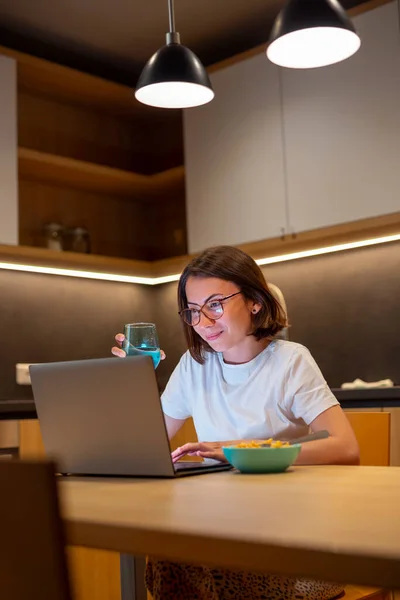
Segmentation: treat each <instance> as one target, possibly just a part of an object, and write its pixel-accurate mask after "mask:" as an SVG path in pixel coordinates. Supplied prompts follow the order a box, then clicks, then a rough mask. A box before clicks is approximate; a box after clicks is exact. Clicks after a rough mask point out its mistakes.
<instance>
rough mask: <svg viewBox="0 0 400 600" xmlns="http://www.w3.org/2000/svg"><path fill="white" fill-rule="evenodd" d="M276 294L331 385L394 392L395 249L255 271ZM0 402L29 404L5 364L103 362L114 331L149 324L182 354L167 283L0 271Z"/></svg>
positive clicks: (398, 341) (399, 267) (398, 361)
mask: <svg viewBox="0 0 400 600" xmlns="http://www.w3.org/2000/svg"><path fill="white" fill-rule="evenodd" d="M263 270H264V273H265V276H266V278H267V280H268V281H271V282H273V283H275V284H276V285H278V286H279V287H280V288H281V289H282V291H283V293H284V296H285V299H286V302H287V305H288V312H289V317H290V321H291V324H292V327H291V329H290V332H289V335H290V338H291V339H292V340H294V341H298V342H300V343H302V344H305V345H306V346H307V347H308V348H309V349H310V351H311V352H312V354H313V355H314V357H315V359H316V360H317V362H318V364H319V365H320V367H321V369H322V371H323V373H324V375H325V377H326V379H327V381H328V383H329V384H330V385H331V386H332V387H337V386H339V385H340V384H341V383H342V382H343V381H349V380H353V379H355V378H356V377H361V378H362V379H366V380H370V381H371V380H377V379H383V378H386V377H390V378H392V379H393V380H394V381H395V382H396V383H397V384H400V244H399V243H393V244H390V245H389V244H388V245H382V246H375V247H371V248H362V249H360V250H352V251H349V252H342V253H337V254H332V255H327V256H319V257H315V258H308V259H304V260H298V261H292V262H287V263H281V264H277V265H273V266H270V267H265V268H264V269H263ZM0 297H1V313H0V314H1V316H0V336H1V341H2V343H1V346H0V398H19V397H30V396H31V392H30V388H29V387H28V388H26V387H20V386H17V385H16V383H15V363H17V362H45V361H52V360H72V359H80V358H90V357H101V356H109V355H110V348H111V346H112V344H113V336H114V334H115V333H117V332H118V331H121V330H122V327H123V324H124V323H126V322H132V321H148V320H149V321H154V322H155V323H156V324H157V329H158V332H159V338H160V343H161V346H162V348H163V349H164V350H165V351H166V353H167V360H166V361H164V362H163V363H161V365H160V366H159V368H158V369H157V376H158V380H159V384H160V386H161V387H164V385H165V383H166V381H167V380H168V377H169V375H170V373H171V371H172V369H173V367H174V366H175V364H176V363H177V361H178V360H179V357H180V356H181V354H182V353H183V352H184V350H185V346H184V339H183V335H182V329H181V325H180V321H179V316H178V314H177V303H176V284H175V283H174V284H166V285H163V286H156V287H154V288H152V287H148V286H138V285H129V284H122V283H121V284H119V283H111V282H101V281H89V280H85V279H74V278H68V277H55V276H46V275H34V274H27V273H17V272H11V271H1V270H0Z"/></svg>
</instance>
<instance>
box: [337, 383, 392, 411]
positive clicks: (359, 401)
mask: <svg viewBox="0 0 400 600" xmlns="http://www.w3.org/2000/svg"><path fill="white" fill-rule="evenodd" d="M332 392H333V393H334V394H335V396H336V398H337V399H338V400H339V402H340V404H341V406H342V407H343V408H382V407H386V408H391V407H400V386H395V387H392V388H369V389H361V388H359V389H355V390H342V389H341V388H332Z"/></svg>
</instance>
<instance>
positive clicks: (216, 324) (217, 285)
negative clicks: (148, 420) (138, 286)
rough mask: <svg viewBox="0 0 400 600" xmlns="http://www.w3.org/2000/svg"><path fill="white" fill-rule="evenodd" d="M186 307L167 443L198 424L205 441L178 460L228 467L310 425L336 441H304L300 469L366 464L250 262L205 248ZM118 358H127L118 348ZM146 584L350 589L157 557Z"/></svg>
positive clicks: (263, 594) (188, 276)
mask: <svg viewBox="0 0 400 600" xmlns="http://www.w3.org/2000/svg"><path fill="white" fill-rule="evenodd" d="M178 304H179V314H180V316H181V319H182V321H183V327H184V333H185V338H186V342H187V345H188V352H186V353H185V354H184V355H183V356H182V358H181V360H180V362H179V364H178V366H177V367H176V368H175V370H174V372H173V374H172V376H171V378H170V380H169V382H168V385H167V387H166V389H165V391H164V393H163V395H162V399H161V400H162V406H163V411H164V415H165V421H166V426H167V430H168V435H169V438H170V439H171V438H173V436H174V435H175V434H176V433H177V431H178V430H179V429H180V428H181V427H182V425H183V424H184V422H185V421H186V419H188V418H189V417H193V421H194V425H195V428H196V433H197V436H198V440H199V441H198V442H192V443H188V444H185V445H184V446H182V447H181V448H177V449H176V450H175V451H174V452H173V453H172V458H173V460H174V461H177V460H179V459H180V458H182V457H183V456H186V455H191V456H193V455H197V456H202V457H204V458H213V459H217V460H221V461H223V460H225V459H224V455H223V452H222V446H224V445H229V444H236V443H239V442H240V441H251V440H254V439H266V438H270V437H272V438H275V439H286V440H290V439H291V438H295V437H298V436H301V435H303V434H306V433H307V432H308V431H309V428H311V430H312V431H319V430H322V429H326V430H328V431H329V434H330V436H329V438H326V439H322V440H317V441H314V442H309V443H308V444H305V445H304V446H303V448H302V450H301V453H300V455H299V457H298V460H297V464H357V463H358V461H359V453H358V445H357V441H356V439H355V436H354V433H353V431H352V429H351V427H350V424H349V423H348V420H347V418H346V416H345V415H344V413H343V411H342V409H341V408H340V406H339V404H338V402H337V400H336V398H335V397H334V396H333V394H332V392H331V391H330V389H329V387H328V385H327V383H326V381H325V380H324V378H323V376H322V374H321V372H320V370H319V368H318V366H317V364H316V363H315V361H314V359H313V358H312V356H311V354H310V352H309V351H308V350H307V349H306V348H305V347H304V346H302V345H300V344H296V343H293V342H288V341H285V340H280V339H275V336H276V335H277V334H278V333H279V332H280V331H281V330H282V329H283V328H284V327H286V325H287V323H286V315H285V313H284V311H283V309H282V307H281V305H280V304H279V302H278V301H277V300H276V299H275V298H274V296H273V295H272V294H271V292H270V290H269V288H268V285H267V283H266V281H265V279H264V276H263V274H262V271H261V269H260V268H259V267H258V266H257V264H256V263H255V262H254V261H253V259H252V258H250V257H249V256H248V255H247V254H245V253H244V252H242V251H241V250H238V249H237V248H233V247H229V246H219V247H216V248H210V249H208V250H206V251H204V252H203V253H202V254H201V255H200V256H199V257H197V258H195V259H193V260H192V261H191V263H190V264H189V265H188V266H187V267H186V268H185V270H184V271H183V273H182V275H181V278H180V280H179V284H178ZM116 339H117V341H118V342H119V343H120V342H121V341H122V339H123V336H121V335H120V334H119V335H118V336H116ZM112 352H113V353H114V354H115V355H117V356H124V353H123V352H122V350H120V349H119V348H117V347H114V348H113V349H112ZM146 578H147V579H146V580H147V584H148V588H149V590H150V592H151V593H152V594H153V596H154V599H155V600H166V599H174V600H180V599H182V600H183V599H185V600H186V599H194V598H197V599H198V600H228V599H229V600H233V599H235V600H258V599H261V598H276V599H286V598H287V599H289V598H290V599H291V598H295V597H296V598H315V599H317V598H319V599H321V600H325V599H327V598H332V597H333V596H335V595H337V594H338V593H339V592H340V591H341V589H342V588H341V586H337V585H334V584H325V583H322V582H310V581H304V580H295V579H288V578H282V577H274V576H269V575H255V574H250V573H244V572H231V571H227V570H221V569H210V568H208V567H202V566H191V565H179V564H175V563H169V562H165V561H152V560H150V561H149V563H148V568H147V574H146Z"/></svg>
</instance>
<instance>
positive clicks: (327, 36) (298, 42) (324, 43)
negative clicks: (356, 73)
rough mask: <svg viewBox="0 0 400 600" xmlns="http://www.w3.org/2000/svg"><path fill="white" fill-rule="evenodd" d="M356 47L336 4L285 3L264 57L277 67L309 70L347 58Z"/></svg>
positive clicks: (321, 0)
mask: <svg viewBox="0 0 400 600" xmlns="http://www.w3.org/2000/svg"><path fill="white" fill-rule="evenodd" d="M360 44H361V41H360V38H359V36H358V35H357V33H356V30H355V27H354V25H353V23H352V21H351V20H350V19H349V17H348V16H347V14H346V12H345V11H344V9H343V7H342V6H341V5H340V4H339V2H338V1H337V0H289V2H288V3H287V4H286V5H285V6H284V8H283V9H282V10H281V12H280V13H279V15H278V17H277V18H276V20H275V23H274V26H273V28H272V31H271V35H270V40H269V45H268V48H267V56H268V58H269V60H270V61H271V62H273V63H275V64H277V65H279V66H281V67H289V68H293V69H311V68H315V67H323V66H327V65H331V64H334V63H337V62H340V61H342V60H345V59H346V58H349V57H350V56H352V55H353V54H354V53H355V52H357V50H358V49H359V47H360Z"/></svg>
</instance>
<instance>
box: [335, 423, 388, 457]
mask: <svg viewBox="0 0 400 600" xmlns="http://www.w3.org/2000/svg"><path fill="white" fill-rule="evenodd" d="M346 415H347V418H348V419H349V421H350V424H351V426H352V428H353V430H354V433H355V435H356V438H357V441H358V445H359V447H360V464H361V465H364V466H374V467H380V466H382V467H386V466H388V465H390V413H384V412H362V411H356V412H348V411H346Z"/></svg>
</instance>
